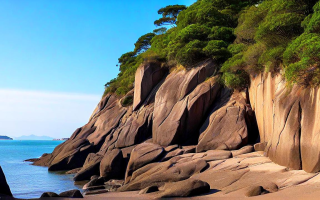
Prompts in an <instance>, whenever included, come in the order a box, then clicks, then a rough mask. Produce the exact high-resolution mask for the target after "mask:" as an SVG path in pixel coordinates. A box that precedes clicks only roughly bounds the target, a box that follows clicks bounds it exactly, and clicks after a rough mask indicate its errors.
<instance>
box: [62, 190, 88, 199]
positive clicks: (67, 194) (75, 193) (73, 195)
mask: <svg viewBox="0 0 320 200" xmlns="http://www.w3.org/2000/svg"><path fill="white" fill-rule="evenodd" d="M59 197H63V198H83V196H82V194H81V192H80V190H69V191H65V192H62V193H60V194H59Z"/></svg>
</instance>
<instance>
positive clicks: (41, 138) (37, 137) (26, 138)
mask: <svg viewBox="0 0 320 200" xmlns="http://www.w3.org/2000/svg"><path fill="white" fill-rule="evenodd" d="M14 139H15V140H53V139H54V138H52V137H48V136H37V135H23V136H20V137H15V138H14Z"/></svg>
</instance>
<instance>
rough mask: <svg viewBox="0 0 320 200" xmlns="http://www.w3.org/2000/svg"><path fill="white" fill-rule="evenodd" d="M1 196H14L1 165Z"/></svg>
mask: <svg viewBox="0 0 320 200" xmlns="http://www.w3.org/2000/svg"><path fill="white" fill-rule="evenodd" d="M1 196H12V193H11V190H10V188H9V185H8V183H7V180H6V177H5V175H4V173H3V171H2V168H1V166H0V197H1Z"/></svg>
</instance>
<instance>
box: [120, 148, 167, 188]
mask: <svg viewBox="0 0 320 200" xmlns="http://www.w3.org/2000/svg"><path fill="white" fill-rule="evenodd" d="M163 153H164V149H163V148H162V147H161V146H159V145H157V144H153V143H142V144H139V145H138V146H137V147H136V148H134V149H133V150H132V153H131V157H130V160H129V163H128V167H127V170H126V177H125V183H128V182H129V181H130V179H131V176H132V173H133V172H134V171H135V170H137V169H139V168H141V167H143V166H144V165H146V164H149V163H151V162H154V161H157V160H158V159H159V157H160V156H161V155H162V154H163Z"/></svg>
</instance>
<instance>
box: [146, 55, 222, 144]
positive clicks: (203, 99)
mask: <svg viewBox="0 0 320 200" xmlns="http://www.w3.org/2000/svg"><path fill="white" fill-rule="evenodd" d="M213 68H214V64H213V63H212V61H206V62H204V63H201V64H200V66H199V67H197V68H193V69H191V70H190V71H185V70H182V71H176V72H172V73H171V74H170V75H169V76H168V77H167V78H166V80H165V82H164V83H163V84H162V85H161V87H160V88H159V90H158V92H157V94H156V97H155V106H154V112H153V126H152V137H153V141H154V142H155V143H157V144H160V145H163V146H168V145H171V144H192V143H195V141H196V139H197V138H198V136H199V135H198V130H199V128H200V127H201V123H202V121H203V119H204V117H205V116H206V113H207V109H208V108H209V107H210V106H211V104H212V103H213V101H214V100H215V97H216V95H217V93H218V91H219V89H220V85H219V84H218V83H217V81H216V80H215V79H214V78H211V79H209V80H208V81H205V80H206V78H207V77H209V76H211V75H212V73H213V70H214V69H213Z"/></svg>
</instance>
